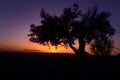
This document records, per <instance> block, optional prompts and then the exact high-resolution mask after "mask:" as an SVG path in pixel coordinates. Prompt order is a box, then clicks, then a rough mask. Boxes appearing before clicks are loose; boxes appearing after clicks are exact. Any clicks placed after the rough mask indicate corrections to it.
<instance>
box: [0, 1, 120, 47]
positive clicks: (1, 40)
mask: <svg viewBox="0 0 120 80" xmlns="http://www.w3.org/2000/svg"><path fill="white" fill-rule="evenodd" d="M76 2H77V3H78V4H79V6H80V9H81V10H83V11H84V10H86V9H87V8H88V7H91V6H92V5H93V4H97V5H98V7H99V9H100V10H102V11H110V12H111V13H112V16H111V18H110V20H111V23H112V25H113V26H114V27H115V29H116V30H117V31H116V35H115V36H114V37H113V38H114V41H115V45H116V46H117V47H120V42H119V40H120V37H119V36H120V8H119V5H120V0H0V47H3V45H4V47H5V45H11V44H13V45H18V46H19V44H20V43H21V42H23V43H25V44H24V45H28V43H29V41H28V37H27V34H28V33H29V29H30V27H29V26H30V24H32V23H34V24H40V10H41V8H45V9H46V11H48V12H50V13H51V14H60V13H61V12H62V10H63V9H64V8H65V7H70V6H72V5H73V3H76ZM116 25H118V26H116ZM1 45H2V46H1ZM20 46H21V47H23V45H20ZM26 47H27V46H26ZM26 47H25V48H26Z"/></svg>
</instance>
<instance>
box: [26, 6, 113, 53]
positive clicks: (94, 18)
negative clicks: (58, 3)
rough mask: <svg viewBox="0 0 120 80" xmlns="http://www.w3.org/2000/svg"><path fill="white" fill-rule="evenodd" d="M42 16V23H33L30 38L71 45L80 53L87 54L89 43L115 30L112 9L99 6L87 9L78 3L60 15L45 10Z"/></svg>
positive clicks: (108, 35) (107, 36) (39, 42)
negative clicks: (75, 45) (77, 46)
mask: <svg viewBox="0 0 120 80" xmlns="http://www.w3.org/2000/svg"><path fill="white" fill-rule="evenodd" d="M40 16H41V25H35V24H31V26H30V34H29V35H28V36H29V39H30V41H31V42H34V43H38V44H42V45H47V46H49V45H53V46H58V45H62V46H65V47H67V46H69V47H70V48H71V49H72V50H73V51H74V52H75V53H76V54H78V55H82V54H83V53H85V45H86V44H90V43H91V42H92V41H93V40H98V39H99V40H100V38H102V37H103V36H104V37H105V38H109V39H111V37H112V35H113V34H114V33H115V29H114V28H113V27H112V25H111V23H110V21H109V17H110V16H111V14H110V12H105V11H103V12H99V11H98V8H97V7H96V6H95V7H92V8H88V10H87V11H86V12H83V11H82V10H80V9H79V6H78V5H77V4H74V5H73V6H72V7H69V8H65V9H64V10H63V12H62V13H61V15H59V16H57V15H51V14H49V13H48V12H46V11H45V9H42V10H41V13H40ZM75 40H78V42H79V48H78V49H76V48H75V47H74V46H73V45H74V44H75V43H74V42H75ZM101 40H102V39H101ZM83 55H84V54H83Z"/></svg>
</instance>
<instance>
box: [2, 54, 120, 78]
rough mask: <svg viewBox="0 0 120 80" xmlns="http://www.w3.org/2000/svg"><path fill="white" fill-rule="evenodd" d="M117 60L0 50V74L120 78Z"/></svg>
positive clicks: (115, 57)
mask: <svg viewBox="0 0 120 80" xmlns="http://www.w3.org/2000/svg"><path fill="white" fill-rule="evenodd" d="M119 63H120V56H111V57H110V56H109V57H99V56H91V57H90V56H89V57H88V56H84V57H82V58H80V57H78V56H76V55H73V54H60V53H56V54H51V53H34V52H31V53H30V52H1V53H0V64H1V65H0V76H2V77H3V76H6V77H3V78H23V77H26V78H31V77H33V78H40V79H44V78H45V79H48V80H49V79H55V80H57V79H63V78H64V79H68V80H70V79H73V80H74V79H77V78H78V79H84V78H85V79H88V80H89V79H103V78H104V77H105V78H108V79H109V78H119V76H118V75H119V73H120V66H119ZM2 77H1V78H2Z"/></svg>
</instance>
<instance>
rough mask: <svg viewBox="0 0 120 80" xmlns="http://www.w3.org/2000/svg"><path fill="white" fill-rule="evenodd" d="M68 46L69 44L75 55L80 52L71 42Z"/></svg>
mask: <svg viewBox="0 0 120 80" xmlns="http://www.w3.org/2000/svg"><path fill="white" fill-rule="evenodd" d="M68 44H69V46H70V48H71V49H72V50H73V51H74V52H75V53H77V52H78V50H77V49H76V48H75V47H74V46H73V45H72V43H71V42H68Z"/></svg>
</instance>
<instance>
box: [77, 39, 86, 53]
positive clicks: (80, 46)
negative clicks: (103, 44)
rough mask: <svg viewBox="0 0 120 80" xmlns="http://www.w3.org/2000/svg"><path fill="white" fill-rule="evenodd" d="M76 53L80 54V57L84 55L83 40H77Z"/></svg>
mask: <svg viewBox="0 0 120 80" xmlns="http://www.w3.org/2000/svg"><path fill="white" fill-rule="evenodd" d="M78 52H79V53H80V55H84V54H85V41H84V40H83V39H79V48H78Z"/></svg>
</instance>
